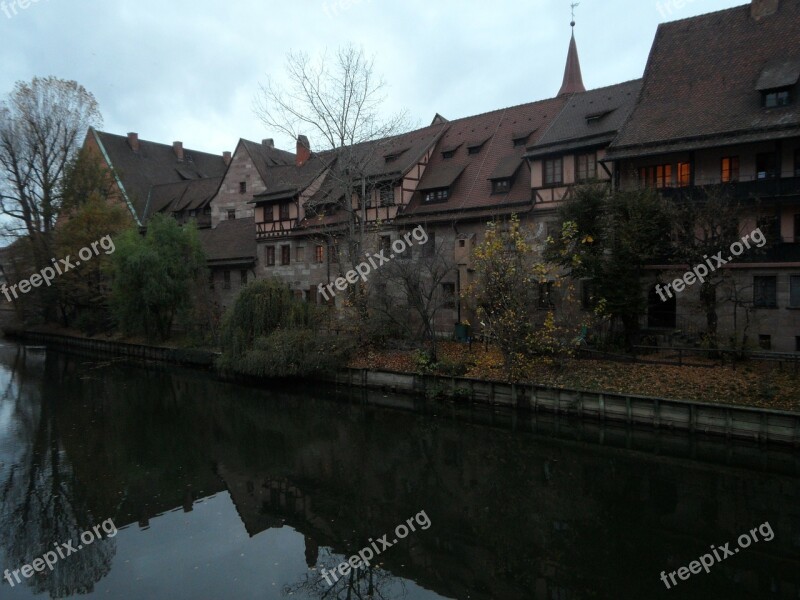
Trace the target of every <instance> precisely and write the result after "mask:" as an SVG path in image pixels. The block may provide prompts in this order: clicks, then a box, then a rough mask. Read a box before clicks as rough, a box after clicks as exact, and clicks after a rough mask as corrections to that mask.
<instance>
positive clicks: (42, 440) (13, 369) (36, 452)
mask: <svg viewBox="0 0 800 600" xmlns="http://www.w3.org/2000/svg"><path fill="white" fill-rule="evenodd" d="M4 358H5V357H4ZM0 362H2V363H4V364H3V371H4V372H0V385H2V390H3V396H2V398H0V410H1V411H2V413H3V414H5V415H7V416H8V417H9V418H10V420H11V421H12V422H13V423H14V426H13V427H9V428H7V432H8V433H7V436H8V438H9V439H6V440H2V444H1V445H2V446H4V447H8V448H14V449H15V450H14V451H15V452H16V454H15V455H14V456H8V455H4V456H2V457H1V458H0V461H2V462H3V463H5V466H4V467H3V468H2V469H0V506H1V507H2V508H0V543H2V544H3V548H4V550H5V555H6V562H7V564H6V565H5V567H4V568H8V569H9V570H10V571H13V570H15V569H19V568H20V567H22V566H23V565H25V564H31V562H32V561H33V560H34V559H35V558H38V557H40V556H42V555H43V554H44V553H45V552H49V551H51V550H55V547H54V544H59V545H60V544H61V543H62V542H67V541H69V540H73V541H74V543H73V547H74V548H75V549H76V552H75V553H73V554H72V555H70V556H68V557H66V558H64V559H61V558H60V557H59V559H58V564H56V566H55V568H54V569H53V571H52V572H51V571H50V570H49V569H47V568H46V567H45V570H44V571H43V572H40V573H34V574H33V576H32V577H31V578H30V579H25V578H23V577H22V575H21V574H20V579H21V580H22V583H23V584H26V585H29V586H30V587H31V588H33V590H34V591H35V592H36V593H45V592H46V593H48V594H49V595H50V597H51V598H64V597H67V596H71V595H74V594H85V593H88V592H91V591H92V590H93V588H94V584H95V583H96V582H98V581H99V580H100V579H102V578H103V577H104V576H105V575H107V574H108V572H109V571H110V570H111V561H112V558H113V556H114V554H115V553H116V544H115V542H114V540H113V539H103V540H95V541H94V543H92V544H91V545H86V546H84V548H83V549H82V550H77V548H78V546H79V545H80V544H81V543H82V542H81V541H80V539H79V536H80V534H81V533H83V532H84V531H87V530H90V529H91V528H92V527H93V526H95V525H99V524H100V522H102V521H103V520H104V519H100V518H96V517H95V516H93V515H91V514H90V513H89V510H88V508H87V506H86V503H85V502H84V500H83V494H82V493H81V485H80V483H79V482H78V481H77V480H76V478H75V476H74V474H73V470H72V467H71V465H70V462H69V459H68V457H67V455H66V451H65V450H64V447H63V444H62V440H61V433H60V431H59V422H58V419H57V418H56V414H55V410H56V405H57V403H58V401H59V394H58V393H57V391H55V390H49V393H48V392H43V390H42V389H41V388H39V387H32V386H30V385H29V384H28V377H27V375H28V373H29V372H30V370H31V369H32V368H36V366H37V365H34V364H32V362H33V361H31V360H30V357H24V356H23V355H22V354H21V353H20V352H18V353H17V355H16V356H15V357H14V358H13V360H11V361H9V360H2V361H0ZM37 370H39V369H37ZM39 376H40V374H38V373H37V374H36V377H34V378H33V380H40V379H39ZM3 379H5V380H6V381H3ZM40 381H41V380H40ZM45 381H47V378H45ZM44 385H47V384H46V383H45V384H44ZM43 397H44V400H43V399H42V398H43ZM9 459H10V460H9ZM100 531H102V530H100ZM87 538H88V536H87ZM63 552H64V555H65V556H66V554H67V551H63ZM3 584H4V585H8V583H7V582H6V581H3ZM18 585H19V584H18Z"/></svg>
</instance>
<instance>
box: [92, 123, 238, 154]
mask: <svg viewBox="0 0 800 600" xmlns="http://www.w3.org/2000/svg"><path fill="white" fill-rule="evenodd" d="M95 132H96V133H97V134H98V135H106V136H109V137H115V138H119V139H121V140H127V139H128V136H125V135H120V134H118V133H111V132H109V131H100V130H99V129H95ZM139 143H140V144H141V143H145V144H152V145H154V146H161V147H163V148H168V149H170V150H171V149H172V145H171V144H163V143H161V142H154V141H152V140H145V139H142V138H139ZM183 151H184V152H189V153H191V154H195V155H199V154H203V155H205V156H208V157H214V158H222V154H221V153H220V154H214V153H212V152H205V151H204V150H194V149H192V148H186V147H184V149H183Z"/></svg>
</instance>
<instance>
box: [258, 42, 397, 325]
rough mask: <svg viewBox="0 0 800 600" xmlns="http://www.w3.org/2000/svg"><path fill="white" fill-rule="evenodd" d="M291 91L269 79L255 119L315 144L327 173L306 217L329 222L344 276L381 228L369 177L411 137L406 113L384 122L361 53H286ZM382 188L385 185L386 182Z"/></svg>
mask: <svg viewBox="0 0 800 600" xmlns="http://www.w3.org/2000/svg"><path fill="white" fill-rule="evenodd" d="M286 80H287V83H286V85H281V84H280V83H279V82H278V81H276V80H275V79H268V80H267V82H266V83H265V84H263V85H262V86H261V90H260V93H259V94H258V95H257V96H256V98H255V100H254V111H255V113H256V115H257V116H258V117H259V118H260V119H261V121H262V122H263V123H264V124H265V125H266V126H267V127H268V128H269V129H270V130H271V131H280V132H282V133H284V134H287V135H289V136H291V137H292V138H294V139H298V140H300V141H301V143H302V142H304V141H305V142H307V141H308V138H306V137H305V135H304V134H308V135H310V136H311V139H312V143H309V144H308V145H309V150H310V148H311V147H314V143H313V142H314V141H321V142H322V143H321V144H320V145H319V147H320V148H322V150H323V152H322V154H321V155H320V157H321V158H322V159H323V161H325V163H326V164H327V166H329V167H330V168H329V171H328V174H327V181H326V183H325V185H324V187H323V193H321V194H318V195H317V201H316V203H315V204H314V205H310V204H309V205H308V206H307V207H306V208H307V211H306V212H307V214H310V215H315V214H316V215H319V216H320V217H321V220H322V218H323V217H326V216H327V217H331V216H334V217H335V218H334V219H329V220H328V221H327V222H326V225H325V227H323V228H322V230H321V233H320V235H321V236H322V237H323V238H325V239H326V240H327V241H328V246H329V248H332V249H334V251H335V252H337V254H338V256H337V257H336V261H335V262H337V263H338V264H339V265H340V268H341V266H342V265H344V264H349V265H350V268H353V269H354V268H355V267H356V266H357V265H358V263H360V262H361V261H362V260H363V253H364V251H365V248H366V246H367V243H366V238H367V236H368V235H369V233H370V231H369V229H370V225H372V229H376V228H377V224H374V223H373V224H368V223H367V208H366V205H367V198H368V197H372V196H373V195H374V194H376V191H377V190H378V188H379V183H378V181H377V178H376V177H374V175H375V174H374V173H372V169H371V165H374V161H375V156H376V155H378V156H380V154H381V147H390V146H391V144H392V137H393V136H395V135H397V134H399V133H401V132H404V131H407V130H409V129H410V128H411V127H412V123H411V122H410V121H409V118H408V114H407V112H406V111H401V112H399V113H396V114H393V115H389V116H384V115H383V113H382V107H383V103H384V101H385V100H386V82H385V80H384V79H383V78H382V77H380V76H379V75H377V74H376V73H375V64H374V59H372V58H369V57H367V56H366V55H365V53H364V50H363V49H362V48H357V47H355V46H353V45H348V46H344V47H341V48H339V49H338V50H336V52H335V53H334V54H333V55H330V54H328V53H327V52H325V53H323V54H322V55H320V56H318V57H316V58H311V57H309V56H308V55H307V54H305V53H303V52H297V53H291V52H290V53H289V54H288V55H287V60H286ZM382 183H384V184H385V182H382ZM365 291H366V288H361V289H360V290H359V294H358V297H357V298H355V299H354V300H355V301H354V305H356V306H357V307H358V308H359V311H360V312H361V313H362V314H363V315H365V311H366V298H365V297H364V296H363V293H364V292H365Z"/></svg>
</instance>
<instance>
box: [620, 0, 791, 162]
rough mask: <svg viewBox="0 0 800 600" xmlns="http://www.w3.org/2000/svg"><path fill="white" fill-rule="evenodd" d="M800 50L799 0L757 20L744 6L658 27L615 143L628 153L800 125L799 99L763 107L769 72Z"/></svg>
mask: <svg viewBox="0 0 800 600" xmlns="http://www.w3.org/2000/svg"><path fill="white" fill-rule="evenodd" d="M798 56H800V2H798V0H782V1H781V2H780V3H779V8H778V11H777V13H776V14H773V15H770V16H767V17H764V18H762V19H760V20H758V21H757V20H755V19H753V18H752V17H751V15H750V6H749V5H746V6H739V7H736V8H731V9H728V10H722V11H719V12H714V13H710V14H706V15H701V16H698V17H693V18H690V19H684V20H681V21H675V22H672V23H665V24H662V25H660V26H659V28H658V32H657V33H656V38H655V42H654V43H653V48H652V50H651V52H650V57H649V59H648V63H647V68H646V70H645V75H644V83H643V86H642V93H641V95H640V96H639V101H638V102H637V104H636V107H635V108H634V110H633V113H632V115H631V118H630V119H629V120H628V122H627V123H626V125H625V126H624V127H623V128H622V130H621V132H620V134H619V136H618V137H617V139H616V140H614V142H613V144H612V146H611V152H610V153H609V156H610V157H613V158H622V157H625V156H630V155H635V154H638V153H640V152H641V151H644V150H646V148H647V146H650V145H653V146H655V145H658V146H662V147H664V146H665V145H667V146H668V145H670V144H675V143H676V142H679V141H681V142H682V143H681V144H679V145H678V146H676V147H683V148H689V147H691V144H690V143H689V141H690V140H694V139H696V140H703V143H704V144H706V145H709V144H710V143H712V140H713V138H719V140H720V144H719V145H722V144H723V143H724V144H728V143H738V140H737V139H736V137H737V136H738V135H748V134H751V133H753V132H757V131H765V130H773V131H776V132H777V131H780V130H794V131H798V130H800V102H798V101H797V100H795V102H794V104H792V105H790V106H787V107H782V108H773V109H764V108H762V107H761V95H760V93H759V92H758V90H757V89H756V88H757V87H758V84H759V80H760V79H761V78H762V76H764V73H765V72H767V71H769V70H770V69H774V65H775V64H776V61H777V62H781V61H792V60H795V59H796V58H797V57H798Z"/></svg>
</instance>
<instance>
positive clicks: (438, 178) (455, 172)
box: [417, 165, 467, 192]
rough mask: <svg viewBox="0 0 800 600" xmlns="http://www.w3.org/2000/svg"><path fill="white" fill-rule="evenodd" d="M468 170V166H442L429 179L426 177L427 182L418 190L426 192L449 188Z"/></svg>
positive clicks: (420, 185)
mask: <svg viewBox="0 0 800 600" xmlns="http://www.w3.org/2000/svg"><path fill="white" fill-rule="evenodd" d="M466 168H467V165H441V166H440V167H439V168H438V169H436V170H435V171H434V172H432V173H431V175H430V176H429V177H426V178H425V182H424V183H420V184H419V186H418V187H417V189H418V190H419V191H421V192H425V191H428V190H436V189H440V188H449V187H450V186H451V185H453V184H454V183H455V181H456V179H458V176H459V175H461V173H463V172H464V169H466Z"/></svg>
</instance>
